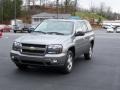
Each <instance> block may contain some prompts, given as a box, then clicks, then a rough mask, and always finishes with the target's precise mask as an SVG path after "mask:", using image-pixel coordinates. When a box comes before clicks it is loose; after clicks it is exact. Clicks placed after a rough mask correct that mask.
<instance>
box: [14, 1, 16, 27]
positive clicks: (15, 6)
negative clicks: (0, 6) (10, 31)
mask: <svg viewBox="0 0 120 90" xmlns="http://www.w3.org/2000/svg"><path fill="white" fill-rule="evenodd" d="M14 10H15V11H14V14H15V16H14V19H15V25H16V0H14Z"/></svg>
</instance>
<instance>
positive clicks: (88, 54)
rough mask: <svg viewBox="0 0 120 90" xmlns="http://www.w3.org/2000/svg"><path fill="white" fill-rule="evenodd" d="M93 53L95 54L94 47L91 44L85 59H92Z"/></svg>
mask: <svg viewBox="0 0 120 90" xmlns="http://www.w3.org/2000/svg"><path fill="white" fill-rule="evenodd" d="M92 54H93V48H92V45H91V46H90V48H89V51H88V53H85V54H84V57H85V60H91V59H92Z"/></svg>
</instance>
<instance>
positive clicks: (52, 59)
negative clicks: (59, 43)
mask: <svg viewBox="0 0 120 90" xmlns="http://www.w3.org/2000/svg"><path fill="white" fill-rule="evenodd" d="M10 57H11V60H12V61H13V62H14V63H21V64H27V65H34V66H63V65H64V64H65V61H66V59H67V56H66V54H65V53H61V54H58V55H56V54H46V55H45V56H34V55H24V54H21V53H20V52H18V51H13V50H12V51H11V52H10Z"/></svg>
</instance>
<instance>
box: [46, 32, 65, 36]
mask: <svg viewBox="0 0 120 90" xmlns="http://www.w3.org/2000/svg"><path fill="white" fill-rule="evenodd" d="M47 34H57V35H64V34H63V33H59V32H47Z"/></svg>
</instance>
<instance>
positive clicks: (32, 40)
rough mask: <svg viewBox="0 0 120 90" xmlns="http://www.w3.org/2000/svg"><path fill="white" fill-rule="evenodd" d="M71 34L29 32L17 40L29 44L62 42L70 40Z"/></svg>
mask: <svg viewBox="0 0 120 90" xmlns="http://www.w3.org/2000/svg"><path fill="white" fill-rule="evenodd" d="M70 38H71V36H69V35H49V34H29V35H26V36H22V37H20V38H18V39H16V40H15V41H17V42H20V43H29V44H46V45H49V44H62V43H64V42H67V41H69V40H70Z"/></svg>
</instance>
